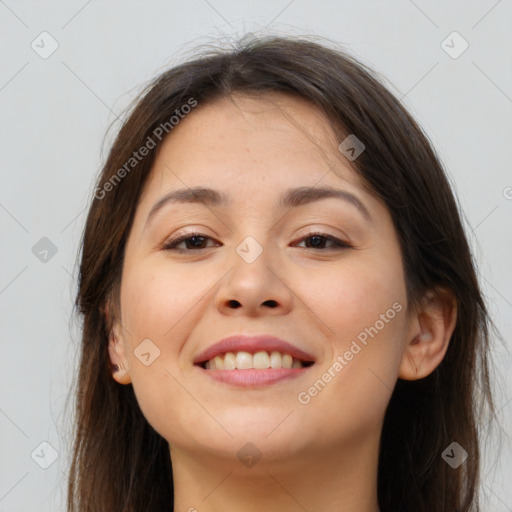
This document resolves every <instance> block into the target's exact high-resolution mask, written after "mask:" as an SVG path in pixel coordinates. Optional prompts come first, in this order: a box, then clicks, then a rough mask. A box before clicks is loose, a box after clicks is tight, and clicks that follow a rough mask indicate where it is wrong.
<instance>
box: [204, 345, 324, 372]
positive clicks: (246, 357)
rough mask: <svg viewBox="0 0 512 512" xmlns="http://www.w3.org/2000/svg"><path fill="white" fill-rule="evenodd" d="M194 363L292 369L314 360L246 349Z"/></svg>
mask: <svg viewBox="0 0 512 512" xmlns="http://www.w3.org/2000/svg"><path fill="white" fill-rule="evenodd" d="M196 364H197V365H198V366H200V367H201V368H203V369H204V370H224V371H233V370H268V369H273V370H280V369H286V370H292V369H300V368H308V367H309V366H311V365H312V364H314V361H308V360H303V359H300V358H296V357H293V356H292V355H291V354H288V353H286V352H285V353H283V352H278V351H275V350H273V351H271V352H267V351H263V350H262V351H258V352H255V353H251V352H246V351H239V352H226V353H224V354H219V355H216V356H215V357H213V358H212V359H208V360H205V361H202V362H199V363H196Z"/></svg>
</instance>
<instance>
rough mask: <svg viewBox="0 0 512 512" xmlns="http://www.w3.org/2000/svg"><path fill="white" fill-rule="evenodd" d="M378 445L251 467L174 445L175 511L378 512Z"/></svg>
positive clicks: (343, 449) (280, 460) (372, 444)
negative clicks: (305, 511) (319, 511)
mask: <svg viewBox="0 0 512 512" xmlns="http://www.w3.org/2000/svg"><path fill="white" fill-rule="evenodd" d="M378 441H379V439H374V440H372V441H371V442H368V443H367V444H366V445H365V446H364V447H360V446H359V447H357V448H354V447H352V448H351V447H347V446H343V447H340V448H339V449H333V448H332V447H330V448H329V449H325V450H324V451H321V452H319V451H318V449H316V450H315V452H314V454H313V453H310V454H306V455H305V454H300V455H299V454H298V455H297V456H295V457H289V458H287V459H283V458H282V457H281V458H279V459H276V460H269V459H268V458H265V457H262V458H261V459H260V460H259V461H258V462H256V463H255V464H254V465H253V466H252V467H247V466H246V465H244V464H242V463H241V462H240V461H239V460H238V459H237V458H235V459H233V458H230V459H227V458H220V457H219V456H218V454H217V455H214V454H207V453H205V452H204V451H201V452H200V453H199V452H192V451H188V450H183V449H180V448H177V447H174V446H173V447H172V448H171V460H172V466H173V480H174V511H175V512H178V511H180V512H181V511H190V512H195V511H197V512H221V511H225V510H243V511H244V512H259V511H261V510H265V511H266V512H274V511H279V512H283V511H291V510H293V511H295V510H297V511H304V510H308V511H311V512H313V511H317V510H321V511H322V512H354V511H358V512H378V511H379V507H378V502H377V466H378V448H379V446H378ZM241 446H243V444H242V443H241Z"/></svg>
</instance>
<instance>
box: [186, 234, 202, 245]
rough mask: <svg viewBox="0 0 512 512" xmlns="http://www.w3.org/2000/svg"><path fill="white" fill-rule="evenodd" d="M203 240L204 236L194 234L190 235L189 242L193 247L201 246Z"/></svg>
mask: <svg viewBox="0 0 512 512" xmlns="http://www.w3.org/2000/svg"><path fill="white" fill-rule="evenodd" d="M193 240H195V241H196V242H198V243H194V242H193ZM202 242H204V239H203V237H202V236H192V237H190V239H189V243H190V244H191V245H192V246H193V247H200V246H201V244H202Z"/></svg>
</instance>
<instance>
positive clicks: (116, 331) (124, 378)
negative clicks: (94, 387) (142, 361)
mask: <svg viewBox="0 0 512 512" xmlns="http://www.w3.org/2000/svg"><path fill="white" fill-rule="evenodd" d="M104 313H105V317H106V319H107V325H112V328H111V330H110V333H109V337H108V354H109V357H110V362H111V363H112V364H113V365H117V369H116V368H115V367H114V369H113V371H112V377H114V379H115V380H116V381H117V382H119V384H130V383H131V381H132V379H131V377H130V366H129V360H128V358H127V357H126V353H127V347H126V343H127V341H125V340H124V338H123V335H122V333H123V328H122V326H121V324H120V323H119V322H118V321H117V319H111V320H112V321H109V320H110V316H109V315H110V307H109V304H106V305H105V307H104Z"/></svg>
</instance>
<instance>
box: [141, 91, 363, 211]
mask: <svg viewBox="0 0 512 512" xmlns="http://www.w3.org/2000/svg"><path fill="white" fill-rule="evenodd" d="M338 144H339V142H338V140H337V137H336V135H335V133H334V130H333V128H332V126H331V124H330V122H329V120H328V118H327V116H326V115H325V114H324V113H323V112H321V111H320V110H319V109H318V108H316V107H315V106H314V105H312V104H310V103H309V102H308V101H306V100H304V99H302V98H299V97H296V96H290V95H285V94H281V93H269V94H265V95H257V96H254V95H253V96H248V95H243V94H233V95H232V96H230V97H228V98H226V97H223V98H220V99H217V100H215V101H212V102H209V103H206V104H204V105H201V104H199V105H198V107H196V109H194V110H193V111H192V112H191V114H189V115H188V116H187V117H185V118H184V119H183V120H181V121H180V123H179V124H178V125H177V126H175V127H174V129H173V130H172V132H171V133H170V134H169V136H168V137H167V138H166V139H165V140H164V142H163V143H162V145H161V147H160V148H159V150H158V153H157V156H156V159H155V162H154V164H153V169H152V171H151V175H150V177H149V179H148V181H147V183H146V187H145V190H144V193H143V196H142V197H141V200H142V201H143V200H144V199H145V198H146V199H147V198H150V199H154V198H155V197H157V196H158V195H159V194H161V193H162V192H163V191H168V190H171V189H175V188H183V187H193V186H197V185H209V186H212V187H213V188H219V189H222V190H227V191H229V190H230V189H241V188H244V189H245V190H246V191H247V192H250V190H251V188H252V189H254V188H255V187H259V188H260V187H263V188H269V189H275V188H276V187H277V188H280V189H283V188H285V187H286V188H288V187H290V186H291V185H302V186H316V185H317V184H318V183H319V182H320V181H321V182H322V184H324V185H330V186H344V187H346V186H347V185H348V186H349V187H350V186H352V187H354V188H358V189H360V188H361V187H362V182H361V179H360V178H359V176H358V174H357V173H356V172H355V171H354V170H353V169H352V168H351V167H350V164H349V162H348V160H347V159H346V158H345V157H344V156H343V155H342V154H341V153H340V152H339V150H338Z"/></svg>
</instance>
